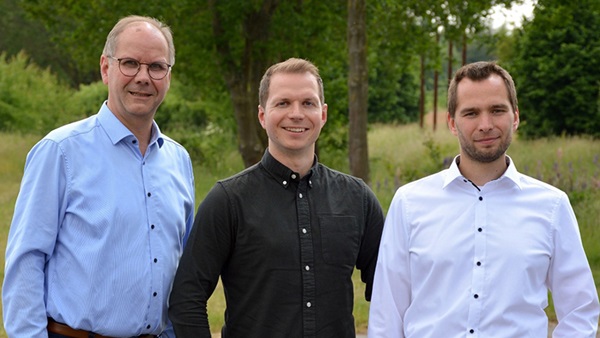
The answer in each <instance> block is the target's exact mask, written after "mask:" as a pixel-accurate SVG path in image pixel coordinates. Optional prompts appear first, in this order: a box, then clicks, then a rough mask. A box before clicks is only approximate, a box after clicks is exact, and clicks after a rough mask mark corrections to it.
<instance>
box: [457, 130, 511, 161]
mask: <svg viewBox="0 0 600 338" xmlns="http://www.w3.org/2000/svg"><path fill="white" fill-rule="evenodd" d="M459 135H460V138H459V140H461V142H460V147H461V149H462V151H463V153H464V155H466V156H467V157H469V158H471V159H473V160H474V161H476V162H480V163H491V162H494V161H496V160H497V159H499V158H501V157H502V156H504V155H505V154H506V151H507V150H508V147H510V143H511V142H512V133H510V134H509V135H508V136H507V138H506V139H503V140H501V141H500V144H499V145H498V147H497V148H496V149H483V150H479V149H477V148H476V147H475V146H474V144H473V143H472V142H467V141H466V138H465V137H464V135H462V133H460V132H459Z"/></svg>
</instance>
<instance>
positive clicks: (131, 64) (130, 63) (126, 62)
mask: <svg viewBox="0 0 600 338" xmlns="http://www.w3.org/2000/svg"><path fill="white" fill-rule="evenodd" d="M121 66H123V67H127V68H131V69H137V68H138V67H139V66H140V63H139V62H138V61H137V60H134V59H121Z"/></svg>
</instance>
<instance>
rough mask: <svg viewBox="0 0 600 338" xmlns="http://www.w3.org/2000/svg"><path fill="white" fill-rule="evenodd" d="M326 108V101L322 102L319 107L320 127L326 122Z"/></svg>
mask: <svg viewBox="0 0 600 338" xmlns="http://www.w3.org/2000/svg"><path fill="white" fill-rule="evenodd" d="M327 108H328V106H327V103H324V104H323V106H322V107H321V127H323V126H324V125H325V123H326V122H327Z"/></svg>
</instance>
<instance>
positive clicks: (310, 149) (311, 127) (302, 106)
mask: <svg viewBox="0 0 600 338" xmlns="http://www.w3.org/2000/svg"><path fill="white" fill-rule="evenodd" d="M258 119H259V121H260V124H261V125H262V127H263V128H264V129H265V130H266V131H267V136H268V137H269V151H270V152H271V154H273V155H274V156H275V157H276V158H277V156H278V155H283V156H288V157H289V156H297V155H309V154H310V156H312V155H313V154H314V151H315V142H316V141H317V139H318V138H319V134H320V132H321V128H323V126H324V125H325V122H326V121H327V105H326V104H324V103H322V102H321V100H320V99H319V86H318V84H317V80H316V78H315V77H314V76H313V75H312V74H310V73H308V72H307V73H276V74H274V75H273V76H272V77H271V84H270V86H269V97H268V98H267V102H266V104H265V107H262V106H259V111H258Z"/></svg>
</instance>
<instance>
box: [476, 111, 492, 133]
mask: <svg viewBox="0 0 600 338" xmlns="http://www.w3.org/2000/svg"><path fill="white" fill-rule="evenodd" d="M493 128H494V117H493V116H492V114H491V113H485V114H480V115H479V130H481V131H490V130H492V129H493Z"/></svg>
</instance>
